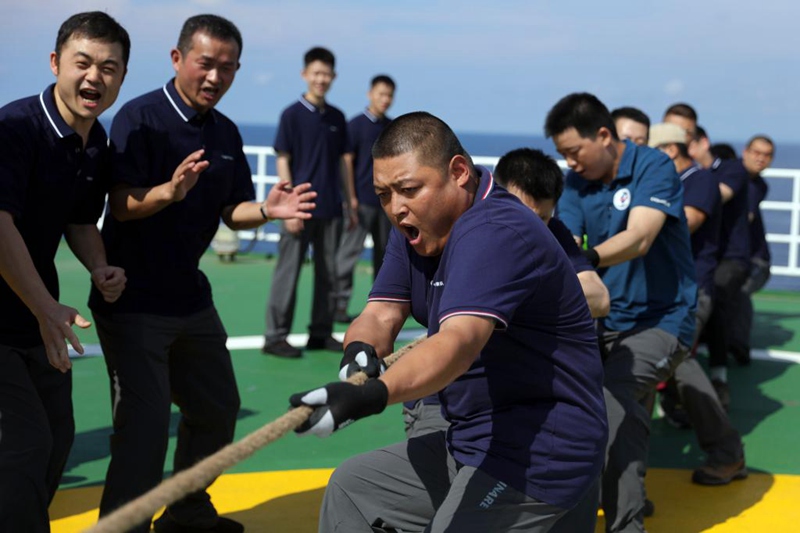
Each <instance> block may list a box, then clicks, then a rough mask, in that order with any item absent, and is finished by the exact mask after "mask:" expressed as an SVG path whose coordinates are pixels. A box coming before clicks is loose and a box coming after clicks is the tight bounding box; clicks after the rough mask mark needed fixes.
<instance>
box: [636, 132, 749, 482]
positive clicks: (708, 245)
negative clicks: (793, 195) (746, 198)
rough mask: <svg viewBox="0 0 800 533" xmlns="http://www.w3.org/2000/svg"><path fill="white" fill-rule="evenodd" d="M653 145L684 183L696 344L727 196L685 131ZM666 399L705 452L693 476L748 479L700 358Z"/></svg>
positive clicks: (707, 309)
mask: <svg viewBox="0 0 800 533" xmlns="http://www.w3.org/2000/svg"><path fill="white" fill-rule="evenodd" d="M650 146H651V147H653V148H657V149H659V150H661V151H662V152H664V153H665V154H667V155H668V156H669V158H670V159H671V160H672V162H673V163H674V164H675V169H676V170H677V171H678V174H679V178H680V180H681V183H682V184H683V204H684V206H683V210H684V213H685V214H686V220H687V224H688V227H689V232H690V233H691V243H692V256H693V257H694V264H695V273H696V280H697V313H696V318H695V334H694V339H695V340H694V342H693V345H694V344H695V343H696V341H697V339H698V338H699V336H700V334H701V333H702V331H703V329H704V328H705V324H706V323H707V321H708V318H709V317H710V315H711V312H712V306H713V301H714V299H713V297H714V289H715V286H714V273H715V271H716V269H717V262H718V261H717V249H718V247H719V236H720V228H721V226H722V198H721V195H720V191H719V185H718V183H717V180H716V178H715V177H714V176H713V175H712V173H711V171H710V170H708V169H704V168H702V167H700V166H699V165H697V164H696V163H695V162H694V161H692V158H691V157H689V150H688V146H687V145H686V131H685V130H684V129H683V128H681V127H680V126H677V125H675V124H670V123H661V124H655V125H653V126H652V127H651V128H650ZM661 397H662V406H665V413H666V415H667V416H670V414H671V413H670V409H669V407H667V406H668V404H665V403H664V401H663V400H664V399H670V398H673V399H674V398H675V397H677V398H678V399H679V402H680V405H681V406H682V408H683V409H684V410H685V413H686V417H687V418H688V421H689V423H690V425H691V426H692V427H693V428H694V431H695V435H696V436H697V440H698V442H699V443H700V448H701V449H702V450H703V451H704V452H705V453H706V462H705V464H704V465H703V466H701V467H700V468H697V469H696V470H695V471H694V472H693V474H692V481H693V482H694V483H697V484H700V485H725V484H728V483H730V482H731V481H733V480H735V479H744V478H746V477H747V468H746V466H745V459H744V445H743V444H742V438H741V436H740V435H739V432H738V431H736V429H734V427H733V426H732V424H731V422H730V419H729V418H728V414H727V413H726V412H725V409H724V408H723V407H722V404H721V403H720V400H719V398H718V397H717V394H716V391H715V390H714V386H713V385H712V384H711V382H710V381H709V379H708V376H707V375H706V373H705V370H703V368H702V367H701V366H700V363H699V362H698V361H697V359H695V358H694V357H693V356H690V357H688V358H687V359H685V360H684V361H683V362H682V363H681V364H679V365H678V366H677V368H676V369H675V375H674V376H673V377H672V378H671V379H670V380H669V381H668V386H667V388H666V390H664V391H662V394H661Z"/></svg>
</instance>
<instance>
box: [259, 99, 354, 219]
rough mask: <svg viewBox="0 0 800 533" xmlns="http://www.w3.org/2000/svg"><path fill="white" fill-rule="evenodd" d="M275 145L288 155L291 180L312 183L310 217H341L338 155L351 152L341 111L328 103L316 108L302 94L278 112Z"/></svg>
mask: <svg viewBox="0 0 800 533" xmlns="http://www.w3.org/2000/svg"><path fill="white" fill-rule="evenodd" d="M274 148H275V150H276V151H277V152H286V153H288V154H290V156H291V157H290V163H289V168H290V169H291V172H292V182H293V183H295V184H299V183H306V182H311V185H312V188H313V189H314V190H315V191H316V192H317V198H316V200H315V202H316V204H317V207H316V208H315V209H314V210H313V211H311V214H312V216H313V217H314V218H319V219H331V218H339V217H341V216H342V193H341V190H342V178H341V176H342V172H341V157H342V155H344V154H345V153H348V152H350V144H349V141H348V137H347V122H346V121H345V118H344V114H342V112H341V111H339V109H338V108H336V107H334V106H332V105H330V104H326V105H325V107H324V108H318V107H315V106H314V105H313V104H311V103H310V102H309V101H308V100H306V99H305V98H303V97H301V98H300V100H299V101H298V102H295V103H294V104H292V105H290V106H289V107H287V108H286V109H285V110H284V111H283V113H282V114H281V120H280V123H279V124H278V133H277V134H276V136H275V145H274Z"/></svg>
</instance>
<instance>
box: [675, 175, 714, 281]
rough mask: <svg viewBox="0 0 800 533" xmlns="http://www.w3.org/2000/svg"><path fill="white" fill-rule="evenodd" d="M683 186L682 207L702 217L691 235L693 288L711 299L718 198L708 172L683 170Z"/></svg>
mask: <svg viewBox="0 0 800 533" xmlns="http://www.w3.org/2000/svg"><path fill="white" fill-rule="evenodd" d="M680 178H681V182H682V183H683V204H684V205H686V206H691V207H694V208H695V209H698V210H700V211H702V212H703V213H704V214H705V215H706V220H705V222H703V225H702V226H700V227H699V228H697V230H695V232H694V233H692V256H693V257H694V266H695V277H696V279H697V288H698V289H703V290H704V291H705V293H706V294H708V295H709V296H713V295H714V271H715V270H716V269H717V263H718V258H719V257H718V254H719V233H720V228H721V227H722V195H721V194H720V192H719V183H717V180H716V178H715V177H714V175H713V174H711V171H709V170H706V169H704V168H702V167H700V166H697V165H695V166H692V167H689V168H688V169H686V170H685V171H684V172H683V173H682V174H681V176H680Z"/></svg>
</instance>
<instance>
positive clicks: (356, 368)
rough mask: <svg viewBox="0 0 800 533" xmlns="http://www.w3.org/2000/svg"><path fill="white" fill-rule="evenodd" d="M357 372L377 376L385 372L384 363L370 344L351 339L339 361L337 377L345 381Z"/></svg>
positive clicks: (370, 376) (372, 376)
mask: <svg viewBox="0 0 800 533" xmlns="http://www.w3.org/2000/svg"><path fill="white" fill-rule="evenodd" d="M358 372H364V373H365V374H366V375H367V377H369V378H377V377H379V376H380V375H381V374H383V373H384V372H386V364H385V363H384V362H383V359H381V358H379V357H378V354H377V353H376V352H375V348H374V347H373V346H372V345H371V344H367V343H366V342H361V341H353V342H351V343H350V344H348V345H347V347H346V348H345V349H344V357H342V362H341V363H339V379H340V380H341V381H347V378H349V377H350V376H352V375H353V374H356V373H358Z"/></svg>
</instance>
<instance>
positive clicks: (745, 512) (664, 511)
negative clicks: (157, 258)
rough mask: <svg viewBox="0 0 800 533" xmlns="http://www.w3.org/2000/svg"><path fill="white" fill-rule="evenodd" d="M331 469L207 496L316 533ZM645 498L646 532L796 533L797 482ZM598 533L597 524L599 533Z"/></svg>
mask: <svg viewBox="0 0 800 533" xmlns="http://www.w3.org/2000/svg"><path fill="white" fill-rule="evenodd" d="M331 472H332V470H329V469H319V470H293V471H281V472H257V473H248V474H228V475H224V476H222V477H220V478H219V479H218V480H217V481H216V482H215V483H214V485H212V486H211V488H210V489H209V492H210V494H211V498H212V500H213V502H214V505H215V506H216V507H217V509H218V510H219V511H220V512H221V513H222V514H225V515H226V516H228V517H230V518H233V519H235V520H238V521H240V522H242V523H243V524H245V526H246V527H247V530H248V531H252V532H259V531H280V532H281V533H301V532H303V533H305V532H313V531H316V530H317V521H318V519H319V505H320V502H321V500H322V494H323V490H324V487H325V485H326V484H327V482H328V478H329V477H330V474H331ZM101 490H102V487H89V488H82V489H67V490H63V491H59V493H58V494H57V495H56V498H55V501H54V502H53V505H52V506H51V507H50V518H51V520H52V521H51V527H52V531H53V533H73V532H79V531H81V530H83V529H85V528H87V527H89V526H90V525H92V524H93V523H94V522H95V521H96V520H97V505H98V503H99V501H100V494H101ZM647 490H648V496H649V497H650V499H652V500H653V501H654V502H655V504H656V513H655V515H654V516H653V517H652V518H648V519H647V520H646V522H645V525H646V527H647V530H648V531H649V532H650V533H682V532H700V531H709V532H713V533H741V532H745V531H747V532H750V531H769V532H776V533H777V532H783V531H798V530H800V505H798V503H797V502H798V501H799V500H800V476H788V475H775V476H773V475H770V474H751V475H750V477H749V478H747V479H746V480H743V481H735V482H733V483H731V484H730V485H726V486H723V487H701V486H698V485H694V484H692V483H691V472H689V471H687V470H668V469H658V468H653V469H650V470H649V471H648V473H647ZM602 531H603V518H602V516H601V517H600V518H599V519H598V525H597V532H598V533H599V532H602Z"/></svg>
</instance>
